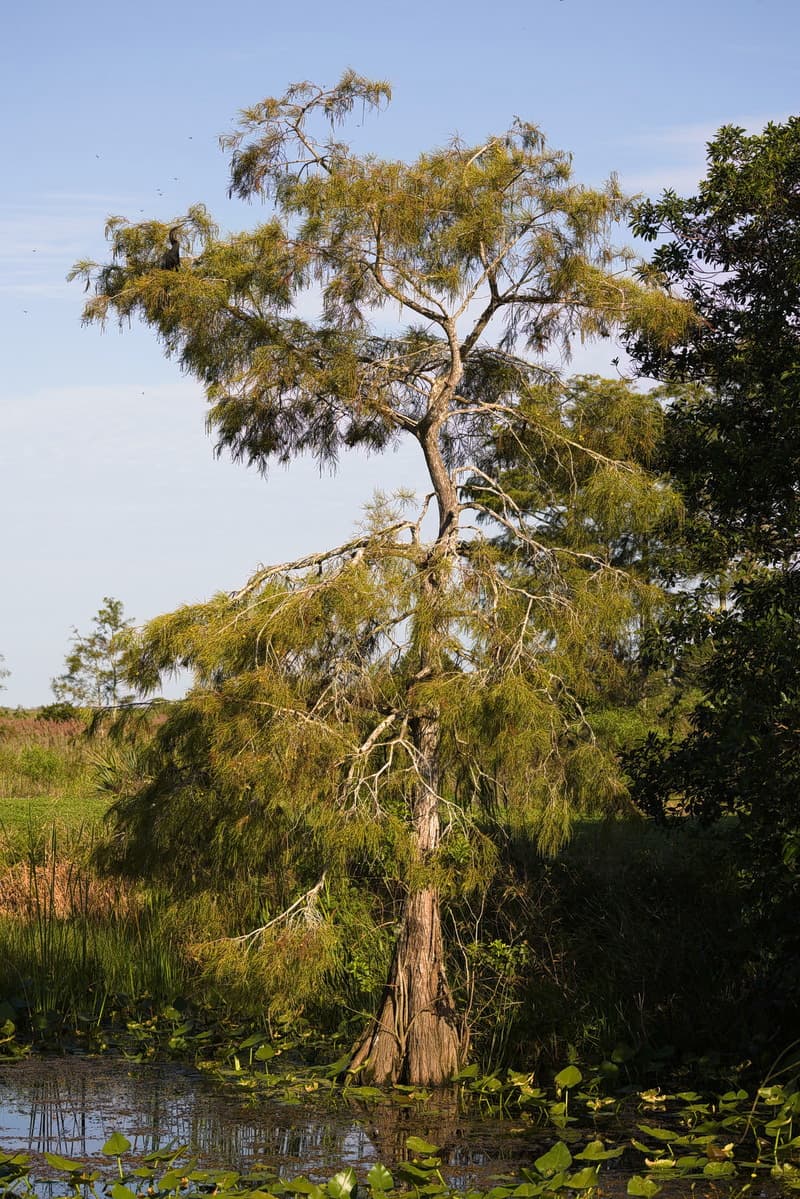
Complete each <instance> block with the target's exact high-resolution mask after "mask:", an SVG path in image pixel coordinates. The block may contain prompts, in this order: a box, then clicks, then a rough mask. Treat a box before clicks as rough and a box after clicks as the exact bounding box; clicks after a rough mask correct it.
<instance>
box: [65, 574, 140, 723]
mask: <svg viewBox="0 0 800 1199" xmlns="http://www.w3.org/2000/svg"><path fill="white" fill-rule="evenodd" d="M92 624H93V625H94V629H93V631H92V632H91V633H80V632H78V630H77V629H73V630H72V649H71V650H70V651H69V653H68V654H67V656H66V659H65V666H66V670H65V671H64V673H63V674H60V675H59V676H58V677H57V678H55V679H53V681H52V683H51V687H52V690H53V694H54V696H55V697H56V701H57V702H59V703H69V704H74V705H76V706H77V707H84V708H107V707H116V706H117V705H118V704H120V703H123V702H124V701H125V700H126V699H128V698H129V697H128V696H126V695H124V694H123V692H122V690H121V688H122V685H123V678H122V672H121V669H120V666H121V660H122V655H123V652H124V648H125V639H126V636H127V634H128V631H129V630H130V627H131V625H132V624H133V621H132V620H126V619H125V617H124V615H123V603H122V600H118V599H112V597H111V596H109V595H106V596H105V597H104V598H103V606H102V607H101V608H100V610H99V611H98V612H97V614H96V615H95V616H93V617H92Z"/></svg>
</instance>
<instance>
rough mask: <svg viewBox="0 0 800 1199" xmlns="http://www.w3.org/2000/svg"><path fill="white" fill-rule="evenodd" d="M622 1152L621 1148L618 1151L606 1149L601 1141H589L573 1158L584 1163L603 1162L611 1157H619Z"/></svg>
mask: <svg viewBox="0 0 800 1199" xmlns="http://www.w3.org/2000/svg"><path fill="white" fill-rule="evenodd" d="M624 1152H625V1149H624V1147H623V1146H620V1148H619V1149H606V1147H605V1145H604V1144H603V1142H602V1141H590V1142H589V1144H588V1145H587V1146H586V1148H585V1149H582V1150H581V1152H580V1153H576V1154H575V1158H576V1159H577V1160H580V1161H584V1162H605V1161H609V1159H610V1158H612V1157H621V1156H622V1154H623V1153H624Z"/></svg>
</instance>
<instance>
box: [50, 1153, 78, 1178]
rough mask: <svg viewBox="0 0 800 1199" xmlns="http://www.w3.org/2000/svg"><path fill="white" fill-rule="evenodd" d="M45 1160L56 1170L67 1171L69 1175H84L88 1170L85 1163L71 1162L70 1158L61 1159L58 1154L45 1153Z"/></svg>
mask: <svg viewBox="0 0 800 1199" xmlns="http://www.w3.org/2000/svg"><path fill="white" fill-rule="evenodd" d="M44 1158H45V1161H46V1162H47V1164H48V1166H52V1167H53V1169H54V1170H66V1171H67V1173H68V1174H82V1173H83V1172H84V1170H85V1169H86V1166H85V1165H84V1164H83V1162H73V1161H70V1159H69V1158H68V1157H61V1156H60V1155H59V1154H58V1153H45V1155H44Z"/></svg>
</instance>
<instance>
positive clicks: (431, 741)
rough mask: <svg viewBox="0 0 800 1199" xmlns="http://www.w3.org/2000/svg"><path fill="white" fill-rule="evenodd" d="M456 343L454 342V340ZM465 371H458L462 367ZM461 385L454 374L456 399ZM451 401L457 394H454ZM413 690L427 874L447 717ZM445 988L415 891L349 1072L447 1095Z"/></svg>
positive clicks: (434, 655)
mask: <svg viewBox="0 0 800 1199" xmlns="http://www.w3.org/2000/svg"><path fill="white" fill-rule="evenodd" d="M453 337H454V338H455V333H454V334H453ZM459 370H460V367H459ZM457 381H458V375H457V374H456V373H455V369H454V372H453V377H452V379H451V380H450V390H451V391H452V389H453V388H454V387H455V384H456V383H457ZM445 391H446V389H445V388H444V387H441V388H439V389H438V390H437V391H436V396H435V397H432V399H431V406H430V410H429V418H430V419H426V420H425V421H423V422H421V423H420V426H419V429H418V439H419V442H420V446H421V448H422V451H423V453H424V456H425V462H426V465H427V467H428V473H429V475H430V478H431V482H432V483H433V486H434V490H435V493H436V501H437V505H438V509H439V533H438V536H437V538H436V541H435V543H434V546H433V548H432V550H431V553H430V555H429V557H428V561H427V562H426V563H425V566H424V568H422V569H420V574H419V578H420V597H421V599H424V601H425V602H426V603H427V604H430V605H431V606H432V608H433V610H434V613H435V608H436V603H437V597H439V595H440V594H441V593H440V587H441V584H442V580H443V579H446V578H447V575H448V571H449V564H450V561H451V559H452V557H453V554H454V551H455V546H456V543H457V540H458V518H459V511H460V507H459V502H458V493H457V491H456V487H455V485H454V483H453V480H452V479H451V477H450V475H449V474H448V472H447V469H446V467H445V463H444V460H443V457H442V453H441V447H440V445H439V440H438V438H439V431H440V428H441V424H442V421H443V420H444V413H445V412H446V410H447V396H446V394H445ZM447 394H449V392H448V393H447ZM439 620H443V623H444V625H445V626H446V624H447V622H448V617H447V615H445V616H444V617H442V616H441V614H440V615H439V617H437V616H436V615H435V614H434V615H433V617H432V621H431V626H430V628H429V630H428V635H427V644H426V645H424V646H423V647H422V648H421V650H420V657H419V673H418V674H417V675H416V679H417V680H421V679H423V678H432V677H435V676H436V674H437V672H438V671H439V670H440V669H441V641H440V638H441V634H442V633H443V632H444V631H445V629H444V628H437V624H438V621H439ZM413 692H414V684H413V682H412V684H411V685H410V686H409V693H408V698H409V712H410V714H413V715H411V720H410V728H411V732H412V738H413V742H414V749H415V754H416V763H415V765H416V781H415V784H414V790H413V795H412V802H411V822H412V826H413V831H414V840H415V849H416V854H417V859H418V861H419V864H420V866H421V867H422V868H423V874H424V867H425V864H426V862H427V861H428V860H429V859H430V858H431V856H432V855H433V853H434V852H435V850H436V848H437V847H438V845H439V836H440V828H439V795H440V779H439V739H440V727H439V714H438V711H436V710H435V709H433V710H432V709H431V708H430V707H427V708H423V709H422V710H420V708H419V707H418V706H417V704H416V703H415V701H414V697H413ZM459 1032H460V1030H459V1022H458V1020H457V1018H456V1012H455V1008H454V1006H453V997H452V995H451V993H450V987H449V985H448V982H447V975H446V973H445V966H444V951H443V946H442V918H441V913H440V910H439V893H438V891H437V890H436V888H435V887H432V886H425V885H423V886H421V887H420V888H419V889H418V890H414V889H411V890H409V892H408V894H407V895H406V898H405V903H404V904H403V912H402V916H401V921H400V932H399V934H398V938H397V943H396V945H395V950H394V957H393V959H392V965H391V969H390V971H389V981H388V982H387V984H386V989H385V991H384V993H383V998H382V1000H381V1006H380V1010H379V1012H378V1015H377V1016H376V1017H375V1020H374V1021H373V1023H372V1024H371V1026H370V1027H369V1029H368V1030H367V1032H366V1034H365V1036H364V1038H363V1040H362V1041H361V1042H360V1044H359V1045H358V1046H357V1048H356V1050H355V1053H354V1054H353V1059H352V1062H351V1063H350V1066H349V1070H350V1071H351V1072H355V1073H359V1074H361V1075H363V1076H364V1077H366V1078H369V1079H371V1080H372V1081H373V1082H376V1083H394V1082H404V1083H419V1084H421V1085H424V1086H439V1085H441V1084H442V1083H446V1082H449V1081H450V1079H451V1078H452V1077H453V1075H454V1074H455V1073H456V1072H457V1070H458V1068H459V1058H460V1056H461V1044H462V1039H461V1036H460V1035H459Z"/></svg>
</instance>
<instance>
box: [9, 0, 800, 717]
mask: <svg viewBox="0 0 800 1199" xmlns="http://www.w3.org/2000/svg"><path fill="white" fill-rule="evenodd" d="M799 42H800V5H797V3H796V2H795V0H673V2H672V3H670V4H664V5H661V4H655V3H653V2H652V0H605V3H600V2H599V0H527V2H526V3H523V2H522V0H496V2H495V3H481V4H478V3H475V2H473V0H469V2H467V3H462V4H460V5H458V6H455V5H448V4H443V3H439V4H437V3H435V0H425V2H423V0H405V2H404V3H400V4H387V3H378V2H375V0H370V2H369V3H367V2H366V0H359V2H358V3H348V2H344V3H340V4H338V5H334V4H330V3H325V4H323V3H321V2H320V0H306V3H303V4H294V5H290V4H282V5H280V6H278V5H276V4H274V3H272V2H271V0H261V2H258V3H255V2H253V0H238V2H237V3H236V4H227V5H225V4H220V3H216V4H210V3H207V2H206V0H194V2H193V3H191V4H190V3H188V2H187V0H171V2H170V3H165V4H155V3H152V2H150V0H142V2H140V3H138V4H136V5H119V4H117V5H115V4H112V3H102V4H100V3H96V2H94V0H93V2H91V3H84V2H81V0H73V3H70V4H65V3H63V0H59V2H58V3H56V2H50V0H48V2H42V0H30V2H29V3H28V4H27V5H25V6H22V5H14V6H13V8H10V9H9V11H8V12H7V14H6V15H5V16H4V19H3V30H2V42H1V43H0V114H1V115H0V163H2V175H1V176H0V179H2V182H0V331H2V341H3V347H2V348H3V353H2V373H1V374H0V512H1V513H2V520H1V522H0V562H2V571H3V577H4V581H3V586H2V588H0V652H2V653H3V654H4V655H5V658H6V665H7V667H9V668H10V670H11V672H12V673H11V676H10V678H9V679H7V680H6V683H7V688H6V691H5V693H3V694H2V696H0V698H1V699H2V702H5V703H6V704H11V705H16V704H22V705H34V704H37V703H44V702H47V701H48V700H49V699H50V698H51V697H50V688H49V684H50V679H51V678H52V677H53V676H54V675H55V674H57V673H59V672H60V670H61V669H62V666H63V659H64V655H65V653H66V651H67V648H68V641H69V636H70V631H71V628H72V626H77V627H78V628H79V629H84V630H88V627H89V625H90V621H91V617H92V615H93V614H94V613H95V612H96V611H97V609H98V608H99V607H100V605H101V603H102V599H103V596H105V595H111V596H115V597H118V598H120V599H122V600H123V602H124V604H125V608H126V612H127V613H128V614H129V615H131V616H134V617H135V618H136V619H137V620H139V621H143V620H145V619H147V618H148V617H151V616H155V615H156V614H158V613H159V612H163V611H167V610H169V609H171V608H174V607H176V606H177V605H178V604H180V603H183V602H187V601H193V600H198V599H201V598H203V597H205V596H208V595H210V594H211V593H212V592H214V591H215V590H218V589H223V588H224V589H232V588H234V587H236V586H237V585H239V584H240V583H241V582H243V581H244V579H245V578H246V577H247V575H248V574H249V573H250V572H251V570H252V569H253V568H254V567H255V566H256V565H257V564H258V563H260V562H266V561H272V560H283V559H285V558H287V557H290V556H293V555H294V554H299V553H305V552H308V551H310V550H312V549H315V548H322V547H324V546H326V545H329V544H336V543H337V542H338V541H341V540H343V539H345V538H346V537H347V536H348V535H349V534H350V532H351V529H352V526H353V523H354V522H355V521H356V520H357V519H358V517H359V511H360V507H361V505H362V504H363V503H364V502H365V501H366V500H368V499H369V497H370V495H371V493H372V491H373V490H374V488H375V487H378V486H380V487H383V488H391V487H393V486H400V485H403V484H409V483H410V484H411V485H414V484H415V483H417V482H418V481H419V480H420V477H421V476H420V473H419V468H418V465H417V463H416V460H415V458H414V456H413V453H412V452H411V450H409V451H407V452H402V451H401V452H398V453H397V454H392V455H389V456H388V457H387V458H384V459H371V460H365V459H361V458H355V459H352V460H347V461H344V462H343V463H342V466H341V468H340V470H339V473H338V474H337V475H336V476H335V477H334V478H333V479H330V478H320V477H319V475H318V473H317V471H316V468H315V466H314V465H313V464H311V463H305V462H301V463H297V464H296V465H295V466H293V467H292V468H291V469H289V470H288V471H281V470H278V471H276V472H274V473H273V474H272V475H271V476H270V478H269V479H268V480H267V481H266V482H265V481H264V480H263V479H261V478H259V477H258V476H257V475H255V474H254V473H252V472H248V471H246V470H245V469H244V468H242V467H237V466H234V465H232V464H230V463H229V462H226V461H223V460H217V459H215V457H214V455H213V449H212V444H211V442H210V440H209V439H208V437H207V436H206V434H205V431H204V398H203V395H202V391H201V389H200V388H199V386H198V385H197V384H196V383H194V382H193V381H192V380H191V379H187V378H185V377H182V376H181V375H180V373H179V371H178V369H177V367H176V366H175V365H174V364H172V363H169V362H167V361H165V360H164V358H163V356H162V354H161V351H160V349H159V346H158V344H157V343H156V341H155V339H154V338H153V336H152V334H150V333H149V332H148V331H146V330H143V329H139V328H135V327H134V328H133V329H131V330H126V331H125V332H124V333H122V334H121V333H119V332H118V331H117V330H116V329H111V328H110V329H108V330H107V331H106V332H105V333H102V334H101V332H100V331H99V330H98V329H97V328H96V327H92V328H88V329H86V328H82V327H81V324H80V311H81V304H82V300H83V296H82V293H81V289H80V287H79V286H78V285H77V284H67V283H66V282H65V275H66V273H67V271H68V269H69V267H70V266H71V264H72V263H73V262H74V261H75V260H76V259H77V258H79V257H85V256H89V257H102V255H103V224H104V220H105V218H106V216H107V215H109V214H111V213H121V214H124V215H126V216H128V217H130V218H131V219H133V220H137V219H144V218H145V217H147V218H151V217H152V218H157V219H160V220H169V219H171V218H172V217H177V216H178V215H179V214H180V213H181V212H183V211H184V210H185V208H186V206H187V205H188V204H190V203H193V202H196V201H198V200H201V201H204V202H205V203H206V204H208V206H209V207H210V208H211V209H212V211H214V212H215V213H216V215H217V217H218V219H219V220H220V223H221V224H222V225H223V227H224V228H228V229H236V228H241V227H245V226H247V225H249V224H251V223H253V222H255V221H256V220H257V219H258V217H259V215H260V213H259V209H258V208H257V207H249V206H247V205H241V204H238V203H233V202H231V201H229V200H228V199H227V197H226V185H227V163H226V160H225V157H224V155H223V154H222V153H221V151H220V150H219V147H218V144H217V137H218V135H219V134H220V133H223V132H225V131H226V130H227V129H229V128H230V127H231V125H232V124H233V123H234V120H235V117H236V113H237V112H238V110H239V109H240V108H242V107H243V106H245V105H247V104H251V103H254V102H255V101H257V100H259V99H261V98H262V97H263V96H265V95H275V94H279V93H280V92H282V91H283V90H284V88H285V86H286V85H287V84H288V83H290V82H292V81H295V80H298V79H304V78H307V79H313V80H315V81H318V82H322V83H332V82H334V81H335V80H336V79H337V78H338V76H339V75H340V74H341V72H342V70H344V69H345V68H346V67H348V66H352V67H354V68H355V69H356V70H358V71H360V72H362V73H363V74H366V75H370V76H373V77H378V78H387V79H389V80H390V82H391V84H392V87H393V90H394V100H393V103H392V105H391V107H390V108H389V109H388V110H387V111H385V112H384V113H383V114H382V115H381V116H380V117H378V118H376V119H373V118H370V119H369V120H368V122H367V124H366V126H365V127H364V128H363V129H362V130H360V131H359V133H358V136H359V137H361V138H363V139H364V144H365V145H366V144H369V145H370V146H371V148H373V149H375V150H376V151H377V152H379V153H383V154H386V155H390V156H412V155H414V154H415V153H416V152H418V151H419V150H421V149H424V148H426V147H428V146H431V145H437V144H441V143H442V142H444V141H446V140H447V139H448V138H449V137H450V136H451V135H452V134H453V133H458V134H459V135H461V136H462V137H463V138H465V139H466V140H468V141H471V140H476V141H477V140H479V139H481V138H483V137H484V135H486V134H487V133H491V132H496V131H498V130H502V129H504V128H506V127H507V125H508V124H509V122H510V121H511V119H512V118H513V117H514V116H515V115H519V116H521V117H524V118H525V119H527V120H532V121H535V122H536V123H537V124H539V125H540V126H541V127H542V128H543V129H544V130H545V132H546V133H547V135H548V138H549V140H550V142H551V143H552V144H553V145H555V146H559V147H561V148H563V149H567V150H570V151H572V153H573V155H574V164H575V174H576V177H577V178H578V179H579V180H583V181H585V182H589V183H595V182H599V181H600V180H602V179H603V178H604V177H605V176H606V175H607V174H608V173H609V172H610V171H612V170H616V171H617V172H618V173H619V175H620V178H621V181H622V183H623V185H624V186H625V187H626V188H627V189H629V190H631V191H647V192H651V193H657V192H658V191H659V190H660V189H661V188H662V187H664V186H672V187H675V188H676V189H677V190H678V191H683V192H687V193H688V192H690V191H691V190H692V189H693V188H694V185H695V183H696V181H697V179H698V178H699V177H700V176H701V175H702V173H703V163H704V153H703V150H704V143H705V142H706V140H707V139H708V138H709V137H711V136H712V135H713V133H714V131H715V130H716V129H717V128H718V127H719V126H720V125H722V124H726V123H731V122H733V123H737V124H742V125H745V126H747V127H748V128H752V129H754V130H755V129H758V128H760V127H761V126H762V125H763V124H765V123H766V121H768V120H782V119H785V118H786V117H787V116H788V115H790V114H791V113H796V112H798V111H800V65H798V64H799V63H800V56H798V53H797V46H798V43H799ZM598 353H600V357H598ZM606 357H608V347H607V346H606V347H605V348H604V349H603V350H602V352H599V351H595V352H594V353H592V352H589V353H588V354H587V355H586V357H585V358H583V359H581V360H580V361H578V362H576V363H575V364H573V369H580V368H583V369H597V370H600V371H602V370H603V369H605V358H606ZM299 497H302V498H299Z"/></svg>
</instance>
